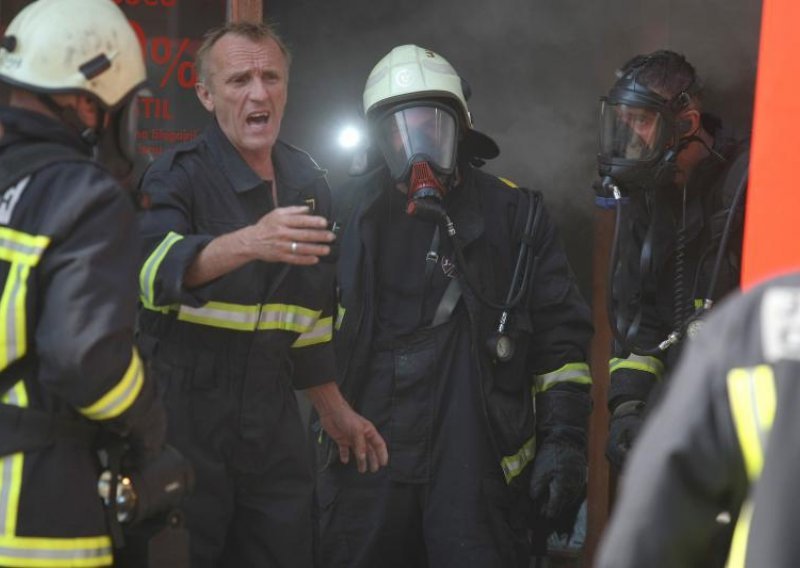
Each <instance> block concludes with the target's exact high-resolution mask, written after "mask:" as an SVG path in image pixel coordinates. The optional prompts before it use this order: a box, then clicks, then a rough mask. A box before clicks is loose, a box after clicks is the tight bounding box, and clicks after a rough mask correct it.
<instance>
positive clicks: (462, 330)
mask: <svg viewBox="0 0 800 568" xmlns="http://www.w3.org/2000/svg"><path fill="white" fill-rule="evenodd" d="M470 352H471V349H470V345H469V338H468V333H467V331H466V326H463V325H462V326H457V325H453V322H451V323H450V324H445V325H443V326H440V327H439V328H434V329H426V330H422V331H420V332H418V333H415V334H414V335H413V336H412V337H408V338H405V340H404V341H401V342H398V343H397V344H395V345H393V346H392V347H391V348H389V349H385V350H382V351H379V352H375V353H374V354H373V356H372V361H371V363H370V366H369V369H368V380H367V383H368V384H366V385H365V388H364V392H363V394H362V396H361V397H360V401H361V402H360V404H359V405H358V410H359V411H360V412H362V413H363V414H364V416H365V417H366V418H368V419H370V420H372V421H373V423H374V424H375V425H376V427H377V428H378V429H379V431H380V432H381V435H382V436H383V437H384V439H385V440H386V441H387V443H388V445H389V466H388V468H386V469H383V470H381V471H380V472H378V473H376V474H359V473H358V472H357V471H356V470H355V468H354V466H353V465H352V464H350V465H348V466H342V465H341V464H334V465H331V466H329V467H327V468H326V469H324V470H323V471H322V472H321V473H320V474H318V476H317V483H318V486H317V505H318V510H317V514H318V520H319V533H320V534H319V537H320V541H319V551H318V554H319V566H320V568H378V567H379V568H395V567H396V568H426V567H430V568H448V567H454V568H455V567H458V568H469V567H475V568H495V567H496V568H515V567H526V566H527V565H528V550H529V545H528V542H527V533H526V528H525V522H524V519H525V513H526V508H527V498H526V497H525V496H520V495H518V494H516V493H514V491H512V490H511V489H510V488H509V487H508V486H507V485H506V484H505V481H504V480H503V477H502V473H501V471H500V467H499V463H498V461H497V458H496V455H495V452H494V450H493V449H492V446H491V443H490V441H489V435H488V431H487V427H486V425H485V424H486V423H485V421H484V419H483V416H482V411H481V406H480V405H481V403H480V398H479V395H478V394H477V393H478V392H479V390H478V387H477V379H478V377H477V376H476V375H475V370H474V365H473V364H472V360H471V358H470Z"/></svg>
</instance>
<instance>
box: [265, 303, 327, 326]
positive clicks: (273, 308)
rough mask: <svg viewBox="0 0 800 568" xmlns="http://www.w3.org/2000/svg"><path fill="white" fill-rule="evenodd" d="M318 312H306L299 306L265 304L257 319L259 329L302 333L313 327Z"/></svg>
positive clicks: (306, 310)
mask: <svg viewBox="0 0 800 568" xmlns="http://www.w3.org/2000/svg"><path fill="white" fill-rule="evenodd" d="M319 314H320V312H319V311H313V310H308V309H305V308H301V307H299V306H286V305H282V304H267V305H265V306H264V308H263V309H262V311H261V316H260V317H259V322H258V328H259V329H285V330H289V331H297V332H299V333H304V332H306V331H308V330H310V329H312V328H313V327H314V324H315V323H316V322H317V318H318V317H319Z"/></svg>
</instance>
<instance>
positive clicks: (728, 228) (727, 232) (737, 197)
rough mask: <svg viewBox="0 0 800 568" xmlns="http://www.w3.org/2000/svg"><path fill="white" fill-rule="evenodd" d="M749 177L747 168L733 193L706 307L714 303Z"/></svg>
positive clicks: (704, 306)
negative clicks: (723, 261) (735, 220)
mask: <svg viewBox="0 0 800 568" xmlns="http://www.w3.org/2000/svg"><path fill="white" fill-rule="evenodd" d="M749 177H750V176H749V174H748V171H747V170H745V172H744V174H743V175H742V179H741V180H740V181H739V185H738V186H737V187H736V193H734V194H733V200H732V201H731V208H730V210H729V211H728V217H727V218H726V219H725V227H724V228H723V230H722V236H721V237H720V240H719V248H718V249H717V257H716V259H715V260H714V269H713V271H712V272H711V280H710V282H709V284H708V291H707V292H706V295H705V297H704V298H703V308H704V309H709V308H710V307H711V306H712V305H713V300H712V299H711V296H712V294H713V293H714V290H715V289H716V287H717V279H718V278H719V272H720V270H721V269H722V259H723V257H724V256H725V251H726V250H727V249H728V241H729V240H730V237H731V232H732V230H733V219H734V218H735V217H736V211H737V209H738V208H739V203H740V202H741V200H742V197H743V196H744V188H745V187H747V180H748V179H749Z"/></svg>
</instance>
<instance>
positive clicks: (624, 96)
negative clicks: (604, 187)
mask: <svg viewBox="0 0 800 568" xmlns="http://www.w3.org/2000/svg"><path fill="white" fill-rule="evenodd" d="M638 71H639V68H634V69H632V70H630V71H628V72H627V73H625V75H623V76H622V77H621V78H620V79H619V80H618V81H617V82H616V84H615V85H614V87H613V88H612V89H611V91H610V92H609V94H608V96H606V97H602V98H601V99H600V101H601V106H600V152H599V153H598V155H597V165H598V171H599V174H600V177H601V178H603V179H604V180H606V182H610V183H613V184H614V185H616V186H618V187H620V188H622V189H623V190H625V191H626V192H629V193H630V192H633V191H636V190H640V189H646V188H653V187H658V186H662V185H664V184H667V183H670V182H671V181H672V180H673V179H674V177H675V173H676V165H675V159H676V158H677V156H678V153H679V152H680V151H681V150H682V149H683V147H684V146H685V144H686V141H685V140H682V138H681V137H682V136H683V135H684V134H686V131H687V130H688V128H689V127H690V124H687V121H681V120H679V119H678V116H679V115H680V113H681V112H682V111H684V110H685V109H686V108H687V106H688V105H689V102H690V100H691V97H690V95H689V94H688V92H687V91H689V89H691V86H690V87H689V88H688V89H686V90H684V91H682V92H680V93H679V94H678V95H676V96H675V97H673V98H672V99H667V98H664V97H662V96H661V95H659V94H658V93H656V92H655V91H652V90H651V89H649V88H648V87H646V86H645V85H644V84H642V83H640V82H639V81H638V80H637V75H638Z"/></svg>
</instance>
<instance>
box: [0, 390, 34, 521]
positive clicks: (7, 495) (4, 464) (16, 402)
mask: <svg viewBox="0 0 800 568" xmlns="http://www.w3.org/2000/svg"><path fill="white" fill-rule="evenodd" d="M2 404H10V405H12V406H21V407H25V406H28V397H27V395H26V393H25V383H23V382H22V381H20V382H18V383H17V384H16V385H14V386H13V387H12V388H11V389H10V390H9V391H8V392H7V393H6V394H5V395H4V396H3V399H2ZM22 460H23V455H22V454H21V453H15V454H10V455H7V456H3V457H2V458H1V459H0V468H2V471H1V472H0V535H4V536H8V535H13V534H14V532H15V531H16V529H17V526H16V525H17V521H16V519H17V510H16V509H17V504H18V503H19V494H18V492H19V490H20V483H21V479H19V478H20V477H21V476H22ZM15 492H16V493H15Z"/></svg>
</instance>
